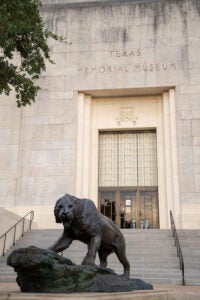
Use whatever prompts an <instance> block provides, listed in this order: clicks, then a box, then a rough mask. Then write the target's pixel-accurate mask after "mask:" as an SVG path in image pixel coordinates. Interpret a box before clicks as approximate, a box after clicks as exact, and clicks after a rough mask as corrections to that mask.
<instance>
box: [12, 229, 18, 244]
mask: <svg viewBox="0 0 200 300" xmlns="http://www.w3.org/2000/svg"><path fill="white" fill-rule="evenodd" d="M16 230H17V226H16V225H15V227H14V236H13V246H14V245H15V237H16Z"/></svg>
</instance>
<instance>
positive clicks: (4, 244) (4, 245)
mask: <svg viewBox="0 0 200 300" xmlns="http://www.w3.org/2000/svg"><path fill="white" fill-rule="evenodd" d="M5 248H6V234H5V236H4V243H3V256H4V255H5Z"/></svg>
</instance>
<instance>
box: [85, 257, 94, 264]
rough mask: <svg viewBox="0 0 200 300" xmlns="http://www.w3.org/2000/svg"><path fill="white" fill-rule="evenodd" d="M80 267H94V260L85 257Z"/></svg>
mask: <svg viewBox="0 0 200 300" xmlns="http://www.w3.org/2000/svg"><path fill="white" fill-rule="evenodd" d="M82 265H85V266H94V265H95V263H94V259H93V258H91V257H85V258H84V260H83V261H82Z"/></svg>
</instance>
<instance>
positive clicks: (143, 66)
mask: <svg viewBox="0 0 200 300" xmlns="http://www.w3.org/2000/svg"><path fill="white" fill-rule="evenodd" d="M166 70H176V64H174V63H156V64H153V63H152V64H151V63H136V64H134V63H133V64H130V65H101V66H98V65H93V66H82V67H79V68H78V71H79V72H84V73H101V74H102V73H131V72H155V71H156V72H158V71H166Z"/></svg>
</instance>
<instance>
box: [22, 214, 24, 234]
mask: <svg viewBox="0 0 200 300" xmlns="http://www.w3.org/2000/svg"><path fill="white" fill-rule="evenodd" d="M24 222H25V217H24V218H23V224H22V236H24Z"/></svg>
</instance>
